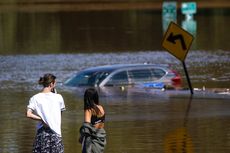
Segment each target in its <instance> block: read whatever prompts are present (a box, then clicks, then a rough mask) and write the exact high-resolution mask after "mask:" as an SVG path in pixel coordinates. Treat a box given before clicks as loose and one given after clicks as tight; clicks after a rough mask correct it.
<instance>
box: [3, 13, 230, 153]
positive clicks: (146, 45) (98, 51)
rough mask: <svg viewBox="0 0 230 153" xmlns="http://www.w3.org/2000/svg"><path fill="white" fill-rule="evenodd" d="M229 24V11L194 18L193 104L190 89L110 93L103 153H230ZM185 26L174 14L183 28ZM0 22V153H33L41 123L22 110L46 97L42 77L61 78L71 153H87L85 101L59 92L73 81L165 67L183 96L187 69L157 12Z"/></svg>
mask: <svg viewBox="0 0 230 153" xmlns="http://www.w3.org/2000/svg"><path fill="white" fill-rule="evenodd" d="M229 19H230V12H229V9H215V10H204V9H203V10H198V13H197V15H196V16H195V17H194V20H195V21H196V23H197V27H196V28H195V29H194V27H193V29H192V32H193V34H194V36H195V40H194V42H193V45H192V48H191V50H190V51H189V53H188V55H187V58H186V61H185V63H186V66H187V69H188V72H189V76H190V79H191V82H192V86H193V88H195V89H196V90H194V95H193V96H192V97H191V95H190V92H189V90H180V91H174V90H169V91H168V90H166V91H161V90H154V89H148V90H147V89H141V88H132V89H128V88H125V90H123V91H118V92H117V93H115V94H111V93H112V92H111V91H110V90H106V91H105V93H107V95H103V96H101V97H100V101H101V104H102V105H103V106H104V107H105V110H106V124H105V129H106V131H107V140H108V143H107V145H106V150H105V152H107V153H142V152H145V153H152V152H154V153H162V152H164V153H171V152H177V153H185V152H186V153H206V152H207V153H227V152H229V151H230V122H229V119H230V111H229V108H230V95H229V92H227V91H228V89H229V88H230V50H229V49H230V44H229V41H230V36H229V28H228V27H229V26H230V20H229ZM183 20H184V16H182V15H178V21H177V22H178V23H179V24H180V23H182V21H183ZM0 21H1V22H0V41H1V44H0V120H1V125H0V152H1V153H9V152H10V153H29V152H31V149H32V144H33V140H34V136H35V132H36V131H35V125H36V122H35V121H33V120H29V119H27V118H26V117H25V111H26V106H27V104H28V100H29V98H30V97H31V96H32V95H34V94H36V93H37V92H39V91H40V87H39V86H38V85H37V80H38V78H39V77H40V76H42V75H43V74H44V73H48V72H49V73H54V74H55V75H56V76H57V78H58V84H57V90H58V92H59V93H61V94H62V95H63V97H64V100H65V104H66V107H67V110H66V111H65V112H64V113H63V120H62V133H63V142H64V146H65V152H66V153H80V152H81V146H80V144H79V143H78V137H79V127H80V126H81V124H82V121H83V102H82V97H81V96H79V93H77V91H76V90H75V89H72V88H71V89H69V88H66V87H64V86H63V82H64V81H65V80H66V79H67V78H69V77H70V76H71V75H72V74H73V73H75V72H77V71H79V70H81V69H83V68H87V67H91V66H96V65H105V64H121V63H145V62H149V63H153V64H169V65H171V67H172V68H173V69H175V70H177V71H178V72H180V73H181V75H182V78H183V86H184V87H187V81H186V77H185V74H184V70H183V67H182V64H181V62H179V61H178V60H177V59H176V58H174V57H173V56H172V55H170V54H169V53H167V52H166V51H164V50H163V49H162V47H161V39H162V36H163V31H164V30H163V26H162V25H163V23H162V16H161V12H159V11H150V10H148V11H141V10H139V11H134V10H131V11H130V10H129V11H128V10H127V11H125V10H123V11H97V12H93V11H92V12H14V11H13V12H7V11H6V12H1V13H0ZM220 25H221V26H220ZM194 30H195V31H194ZM210 31H211V32H210ZM204 88H205V91H202V90H201V89H204ZM225 91H226V94H220V93H217V92H225ZM80 94H82V93H80Z"/></svg>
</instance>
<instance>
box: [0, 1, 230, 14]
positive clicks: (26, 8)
mask: <svg viewBox="0 0 230 153" xmlns="http://www.w3.org/2000/svg"><path fill="white" fill-rule="evenodd" d="M180 5H181V2H178V3H177V6H178V9H179V8H180ZM197 8H198V9H215V8H217V9H218V8H230V1H229V2H205V1H203V2H200V1H199V2H197ZM161 9H162V2H47V3H45V2H37V3H29V2H24V3H17V4H10V3H5V4H0V12H9V11H16V12H68V11H119V10H161Z"/></svg>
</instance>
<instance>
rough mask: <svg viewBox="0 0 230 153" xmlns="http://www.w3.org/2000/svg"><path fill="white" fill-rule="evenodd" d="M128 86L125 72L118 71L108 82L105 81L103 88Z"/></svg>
mask: <svg viewBox="0 0 230 153" xmlns="http://www.w3.org/2000/svg"><path fill="white" fill-rule="evenodd" d="M126 85H129V80H128V75H127V71H126V70H123V71H119V72H116V73H113V74H112V75H111V76H110V77H109V78H108V80H107V81H106V83H105V85H104V86H126Z"/></svg>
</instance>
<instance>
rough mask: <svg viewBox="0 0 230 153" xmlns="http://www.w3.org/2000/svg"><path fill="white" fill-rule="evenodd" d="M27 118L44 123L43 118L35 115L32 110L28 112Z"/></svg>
mask: <svg viewBox="0 0 230 153" xmlns="http://www.w3.org/2000/svg"><path fill="white" fill-rule="evenodd" d="M26 117H28V118H31V119H33V120H37V121H42V119H41V117H40V116H38V115H35V114H34V113H33V111H32V110H31V109H28V110H27V112H26Z"/></svg>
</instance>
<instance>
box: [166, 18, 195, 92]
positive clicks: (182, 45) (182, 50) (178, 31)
mask: <svg viewBox="0 0 230 153" xmlns="http://www.w3.org/2000/svg"><path fill="white" fill-rule="evenodd" d="M192 41H193V35H192V34H190V33H188V32H187V31H185V30H184V29H182V28H181V27H180V26H178V25H177V24H176V23H174V22H171V23H170V24H169V26H168V29H167V31H166V33H165V35H164V38H163V42H162V46H163V48H165V49H166V50H167V51H168V52H169V53H171V54H172V55H173V56H175V57H176V58H177V59H179V60H180V61H181V62H182V64H183V68H184V71H185V75H186V78H187V81H188V85H189V88H190V91H191V94H193V88H192V84H191V81H190V78H189V75H188V71H187V68H186V65H185V62H184V61H185V58H186V56H187V53H188V51H189V49H190V47H191V44H192Z"/></svg>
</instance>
